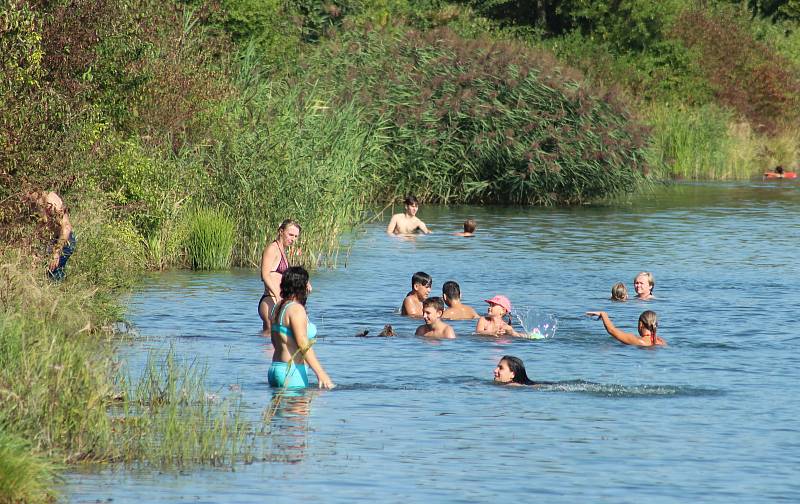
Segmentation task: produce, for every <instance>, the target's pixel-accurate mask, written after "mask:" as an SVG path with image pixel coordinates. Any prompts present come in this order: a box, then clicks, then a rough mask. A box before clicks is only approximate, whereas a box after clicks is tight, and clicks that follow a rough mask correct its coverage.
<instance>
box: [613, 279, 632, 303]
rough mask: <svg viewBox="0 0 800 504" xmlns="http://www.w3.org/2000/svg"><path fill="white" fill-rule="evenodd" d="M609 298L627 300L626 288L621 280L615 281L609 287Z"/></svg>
mask: <svg viewBox="0 0 800 504" xmlns="http://www.w3.org/2000/svg"><path fill="white" fill-rule="evenodd" d="M611 300H612V301H627V300H628V289H627V288H626V287H625V284H624V283H622V282H617V283H615V284H614V286H613V287H611Z"/></svg>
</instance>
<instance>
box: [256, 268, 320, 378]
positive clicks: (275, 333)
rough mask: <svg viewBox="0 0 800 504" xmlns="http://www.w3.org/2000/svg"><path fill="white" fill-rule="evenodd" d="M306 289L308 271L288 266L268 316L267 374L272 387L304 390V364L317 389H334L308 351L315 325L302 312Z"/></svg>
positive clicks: (304, 310) (313, 336)
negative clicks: (269, 355) (269, 358)
mask: <svg viewBox="0 0 800 504" xmlns="http://www.w3.org/2000/svg"><path fill="white" fill-rule="evenodd" d="M309 290H310V289H309V282H308V272H307V271H306V270H305V269H304V268H303V267H301V266H292V267H289V268H287V269H286V271H284V273H283V276H282V277H281V283H280V296H281V300H280V301H279V302H278V304H276V305H275V306H274V307H273V308H272V313H271V314H270V319H271V329H270V336H271V338H272V346H273V347H274V348H275V351H274V352H273V354H272V364H271V365H270V367H269V374H268V380H269V384H270V385H271V386H272V387H286V388H303V387H308V372H307V370H306V365H308V366H309V367H310V368H311V369H312V370H313V371H314V374H316V375H317V381H318V382H319V388H326V389H332V388H333V387H334V384H333V381H331V378H330V376H328V373H326V372H325V369H324V368H323V367H322V364H320V362H319V360H318V359H317V354H316V353H315V352H314V349H313V348H312V345H313V344H314V341H315V339H316V337H317V326H316V325H314V323H313V322H311V321H310V320H308V314H307V313H306V308H305V305H306V299H307V298H308V293H309Z"/></svg>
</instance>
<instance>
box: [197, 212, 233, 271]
mask: <svg viewBox="0 0 800 504" xmlns="http://www.w3.org/2000/svg"><path fill="white" fill-rule="evenodd" d="M235 227H236V226H235V224H234V223H233V221H232V220H231V219H230V218H229V217H228V215H227V214H226V213H225V212H223V211H220V210H216V209H210V208H198V209H195V210H194V212H192V213H191V214H190V216H189V232H188V236H187V239H186V253H187V255H188V256H189V262H190V264H191V266H192V269H201V270H218V269H226V268H229V267H230V265H231V254H232V252H233V242H234V230H235Z"/></svg>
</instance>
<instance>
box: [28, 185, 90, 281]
mask: <svg viewBox="0 0 800 504" xmlns="http://www.w3.org/2000/svg"><path fill="white" fill-rule="evenodd" d="M24 199H25V200H27V201H28V202H29V203H30V204H32V205H33V206H34V208H35V209H36V210H37V211H38V213H39V215H40V218H41V222H42V223H43V224H44V226H45V227H46V228H47V230H48V231H49V233H50V236H51V243H50V247H49V252H50V256H49V261H48V264H47V276H48V277H50V279H52V280H56V281H60V280H63V279H64V276H65V275H66V267H67V261H68V260H69V258H70V256H72V254H73V252H75V245H76V244H77V241H76V240H75V234H74V233H73V231H72V223H71V222H70V221H69V215H68V212H67V207H66V205H64V201H63V200H62V199H61V198H60V197H59V196H58V194H56V193H54V192H52V191H30V192H28V193H26V194H25V196H24Z"/></svg>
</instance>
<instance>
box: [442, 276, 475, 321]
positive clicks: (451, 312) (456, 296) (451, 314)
mask: <svg viewBox="0 0 800 504" xmlns="http://www.w3.org/2000/svg"><path fill="white" fill-rule="evenodd" d="M442 299H443V300H444V302H445V304H446V305H447V309H446V310H445V311H444V314H443V315H442V318H443V319H449V320H470V319H476V318H479V317H480V315H478V312H476V311H475V310H474V309H473V308H472V307H471V306H467V305H465V304H463V303H462V302H461V288H460V287H459V286H458V284H457V283H456V282H454V281H452V280H448V281H447V282H445V283H444V285H442Z"/></svg>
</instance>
